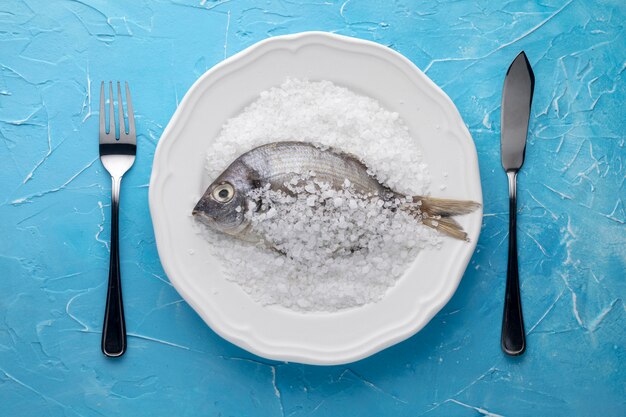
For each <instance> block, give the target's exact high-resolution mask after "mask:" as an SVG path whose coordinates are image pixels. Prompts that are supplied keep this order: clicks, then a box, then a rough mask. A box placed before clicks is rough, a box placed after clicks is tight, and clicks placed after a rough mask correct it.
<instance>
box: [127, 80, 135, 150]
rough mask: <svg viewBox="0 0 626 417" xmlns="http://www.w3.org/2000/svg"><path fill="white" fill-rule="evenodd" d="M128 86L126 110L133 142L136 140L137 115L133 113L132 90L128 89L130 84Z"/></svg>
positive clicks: (129, 132) (130, 137) (129, 134)
mask: <svg viewBox="0 0 626 417" xmlns="http://www.w3.org/2000/svg"><path fill="white" fill-rule="evenodd" d="M124 84H126V110H127V112H128V136H129V139H131V140H136V137H137V136H136V132H135V114H134V113H133V101H132V100H131V98H130V89H129V88H128V82H124Z"/></svg>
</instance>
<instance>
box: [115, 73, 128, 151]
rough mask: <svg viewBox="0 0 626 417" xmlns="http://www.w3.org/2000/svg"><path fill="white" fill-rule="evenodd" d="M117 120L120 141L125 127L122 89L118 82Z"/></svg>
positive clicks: (124, 132) (124, 133)
mask: <svg viewBox="0 0 626 417" xmlns="http://www.w3.org/2000/svg"><path fill="white" fill-rule="evenodd" d="M117 120H118V122H119V125H120V139H122V137H123V136H126V125H125V124H124V106H123V104H122V89H121V88H120V82H119V81H118V82H117Z"/></svg>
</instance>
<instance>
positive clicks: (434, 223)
mask: <svg viewBox="0 0 626 417" xmlns="http://www.w3.org/2000/svg"><path fill="white" fill-rule="evenodd" d="M422 223H424V225H425V226H428V227H431V228H433V229H435V230H437V231H438V232H441V233H443V234H446V235H448V236H450V237H453V238H455V239H459V240H464V241H466V242H469V238H468V237H467V233H465V231H464V230H463V227H461V225H460V224H459V223H457V221H456V220H454V219H451V218H450V217H442V218H441V219H431V218H423V219H422Z"/></svg>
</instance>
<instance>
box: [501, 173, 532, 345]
mask: <svg viewBox="0 0 626 417" xmlns="http://www.w3.org/2000/svg"><path fill="white" fill-rule="evenodd" d="M506 175H507V176H508V178H509V262H508V267H507V271H506V290H505V296H504V314H503V317H502V338H501V345H502V350H503V351H504V352H505V353H506V354H507V355H512V356H517V355H521V354H522V353H524V350H525V349H526V336H525V335H524V317H523V315H522V301H521V297H520V288H519V272H518V267H517V172H515V171H507V173H506Z"/></svg>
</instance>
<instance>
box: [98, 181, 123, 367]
mask: <svg viewBox="0 0 626 417" xmlns="http://www.w3.org/2000/svg"><path fill="white" fill-rule="evenodd" d="M112 179H113V186H112V188H111V260H110V264H109V285H108V290H107V301H106V309H105V311H104V324H103V329H102V353H104V354H105V355H106V356H109V357H118V356H122V355H123V354H124V352H125V351H126V323H125V321H124V304H123V303H122V280H121V276H120V254H119V227H118V225H119V222H118V214H119V201H120V185H121V182H122V177H112Z"/></svg>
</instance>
